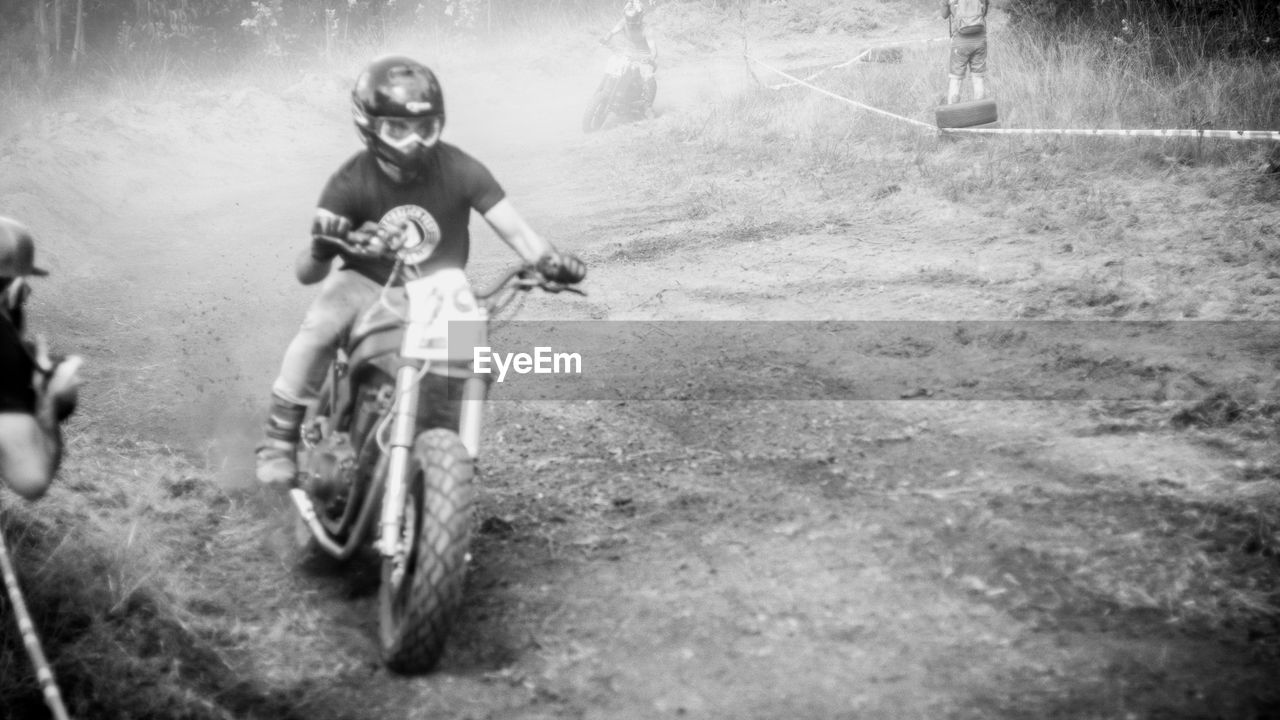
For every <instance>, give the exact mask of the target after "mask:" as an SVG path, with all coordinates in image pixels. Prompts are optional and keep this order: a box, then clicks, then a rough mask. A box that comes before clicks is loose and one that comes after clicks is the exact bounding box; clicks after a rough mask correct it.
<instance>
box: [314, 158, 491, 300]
mask: <svg viewBox="0 0 1280 720" xmlns="http://www.w3.org/2000/svg"><path fill="white" fill-rule="evenodd" d="M504 197H506V194H505V193H504V192H503V190H502V187H501V186H500V185H498V182H497V181H496V180H494V179H493V175H492V174H490V172H489V170H488V168H486V167H485V166H484V165H482V164H481V163H480V161H479V160H476V159H475V158H473V157H471V156H470V155H468V154H467V153H465V152H463V151H462V150H460V149H458V148H457V147H454V146H453V145H450V144H448V143H444V142H442V143H440V144H439V145H437V147H436V152H435V153H433V154H432V156H431V159H430V160H429V161H428V163H427V167H426V168H425V169H424V170H423V172H422V174H420V175H419V176H418V177H417V178H416V179H414V180H413V181H411V182H408V183H404V184H399V183H395V182H392V181H391V180H390V179H389V178H388V177H387V176H386V175H385V174H383V172H382V171H381V170H379V169H378V165H377V160H375V159H374V157H373V155H372V154H371V153H370V152H368V151H367V150H363V151H361V152H359V153H356V154H355V155H354V156H352V157H351V158H350V159H349V160H347V161H346V162H345V163H343V164H342V167H340V168H338V170H337V172H335V173H334V174H333V175H332V176H331V177H330V178H329V182H328V184H326V185H325V188H324V191H323V192H322V193H321V194H320V207H322V208H324V209H325V210H328V211H329V212H332V213H335V214H337V215H341V216H343V217H345V218H347V219H348V220H350V221H351V224H352V227H356V228H358V227H360V226H361V225H363V224H364V223H366V222H370V221H372V222H376V223H380V224H385V225H392V224H398V223H400V222H402V221H403V220H406V219H407V220H409V221H410V222H411V224H412V226H413V227H414V228H415V229H416V230H417V231H418V232H420V233H421V234H422V237H423V238H424V239H425V240H426V241H427V242H430V243H434V242H437V241H438V242H439V247H438V248H437V249H436V251H435V254H434V255H433V256H432V259H431V262H430V264H429V265H430V267H431V268H432V269H434V268H438V267H456V268H464V267H466V264H467V256H468V254H469V253H470V250H471V233H470V231H469V230H468V227H467V225H468V223H469V222H470V220H471V210H472V208H474V209H475V210H476V211H477V212H479V213H480V214H481V215H483V214H484V213H487V212H489V210H490V209H492V208H493V206H494V205H497V204H498V203H499V202H501V201H502V199H503V198H504ZM343 262H344V269H350V270H355V271H356V272H358V273H360V274H361V275H364V276H365V277H368V278H370V279H372V280H374V281H375V282H378V283H385V282H386V281H387V278H388V277H389V276H390V274H391V269H392V267H393V266H394V263H393V262H391V261H388V260H383V259H375V258H344V259H343Z"/></svg>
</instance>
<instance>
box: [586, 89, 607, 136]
mask: <svg viewBox="0 0 1280 720" xmlns="http://www.w3.org/2000/svg"><path fill="white" fill-rule="evenodd" d="M608 116H609V94H608V93H607V92H605V91H604V90H597V91H596V93H595V94H594V95H592V96H591V102H590V103H587V111H586V112H585V113H583V115H582V131H583V132H595V131H596V130H599V129H600V128H601V127H602V126H603V125H604V121H605V119H607V118H608Z"/></svg>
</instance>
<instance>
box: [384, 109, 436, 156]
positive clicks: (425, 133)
mask: <svg viewBox="0 0 1280 720" xmlns="http://www.w3.org/2000/svg"><path fill="white" fill-rule="evenodd" d="M371 125H372V128H373V132H374V134H375V135H377V136H378V138H379V139H381V140H382V142H384V143H386V144H387V145H389V146H391V147H393V148H395V149H396V150H399V151H401V152H409V151H411V150H413V149H414V148H415V147H416V146H418V145H422V146H424V147H431V146H432V145H435V144H436V141H438V140H439V139H440V128H441V126H442V125H443V123H442V121H441V118H440V117H439V116H436V115H432V116H428V117H375V118H371Z"/></svg>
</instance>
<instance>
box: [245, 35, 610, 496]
mask: <svg viewBox="0 0 1280 720" xmlns="http://www.w3.org/2000/svg"><path fill="white" fill-rule="evenodd" d="M352 102H353V108H352V109H353V113H354V116H355V125H356V130H357V131H358V132H359V134H360V137H361V139H362V140H363V141H364V146H365V149H364V150H362V151H360V152H358V153H356V154H355V155H354V156H352V157H351V158H350V159H349V160H347V161H346V162H345V163H343V164H342V166H341V167H339V168H338V170H337V171H336V172H335V173H334V174H333V175H332V176H331V177H330V178H329V181H328V183H327V184H326V185H325V188H324V190H323V191H322V192H321V194H320V202H319V207H318V208H317V209H316V216H315V219H314V221H313V223H312V228H311V232H312V235H313V238H314V236H331V237H338V238H343V239H347V238H351V239H353V240H357V241H358V243H357V244H359V243H363V242H365V241H375V242H376V241H377V240H378V239H379V238H381V239H385V238H386V237H387V235H388V234H389V233H391V232H394V231H395V230H396V229H397V228H398V227H400V226H401V225H403V224H404V223H414V224H415V225H417V227H418V229H419V230H420V231H421V232H422V233H423V235H424V237H426V238H428V239H429V241H431V242H436V241H438V243H439V246H438V248H437V250H436V252H435V254H434V255H433V256H432V261H433V262H438V263H439V265H438V267H442V268H444V267H451V268H459V269H463V268H465V267H466V263H467V258H468V255H469V252H470V243H471V241H470V233H469V230H468V221H469V220H470V216H471V210H472V209H475V211H476V212H478V213H480V215H481V216H482V217H484V219H485V221H486V222H488V223H489V226H490V227H492V228H493V230H494V232H496V233H497V235H498V237H500V238H502V240H503V241H504V242H506V243H507V244H508V245H510V246H511V248H512V249H513V250H515V252H516V254H518V255H519V256H520V258H521V259H522V260H524V262H526V263H528V264H529V265H535V266H537V268H538V269H539V270H540V271H541V272H542V273H543V274H544V275H545V276H546V277H547V278H548V279H550V280H554V281H557V282H564V283H576V282H579V281H581V280H582V278H583V277H584V276H585V275H586V267H585V266H584V265H583V264H582V262H581V261H580V260H578V259H577V258H575V257H573V256H571V255H563V254H561V253H559V252H558V251H556V249H555V248H554V247H552V245H551V244H550V243H549V242H547V241H546V240H544V239H543V238H541V237H540V236H538V235H537V234H536V233H535V232H534V231H533V230H532V229H531V228H530V227H529V225H528V223H526V222H525V220H524V218H523V217H521V216H520V214H519V213H517V212H516V209H515V207H514V206H513V205H512V204H511V202H510V201H509V200H508V199H507V198H506V194H505V193H504V192H503V190H502V187H501V186H500V185H499V184H498V183H497V181H496V180H494V178H493V176H492V175H491V174H490V173H489V170H488V169H487V168H486V167H485V166H484V165H482V164H481V163H480V162H479V161H477V160H476V159H475V158H473V157H471V156H470V155H468V154H467V153H465V152H463V151H462V150H460V149H458V148H457V147H455V146H453V145H450V144H449V143H446V142H442V141H441V140H440V133H441V130H442V129H443V127H444V120H445V112H444V95H443V92H442V91H441V88H440V83H439V81H438V80H437V79H436V76H435V74H434V73H433V72H432V71H431V70H430V69H429V68H427V67H426V66H425V65H423V64H421V63H419V62H416V61H414V60H411V59H409V58H407V57H400V56H391V57H384V58H380V59H378V60H375V61H374V62H372V63H371V64H370V65H369V66H368V67H367V68H365V70H364V72H362V73H361V74H360V77H359V78H357V80H356V84H355V89H354V90H353V91H352ZM339 255H341V257H342V266H341V268H340V269H339V271H338V272H334V273H331V272H330V269H331V265H332V263H333V260H334V259H335V258H336V257H338V256H339ZM393 267H394V261H393V260H390V259H388V258H387V257H386V256H385V255H382V254H381V253H369V254H356V253H348V252H343V251H339V250H338V249H336V248H335V246H334V245H333V244H331V243H329V242H326V241H324V240H320V239H313V240H312V243H311V245H310V247H308V248H307V249H306V250H304V251H303V252H302V254H301V255H300V256H299V257H298V260H297V264H296V267H295V272H296V274H297V277H298V280H299V282H301V283H302V284H304V285H311V284H314V283H318V282H322V281H323V285H321V287H320V295H319V296H317V297H316V299H315V300H314V301H313V302H312V303H311V307H310V308H309V309H308V310H307V314H306V317H305V318H304V319H303V321H302V327H301V328H300V329H299V331H298V334H297V335H296V336H295V337H294V338H293V341H292V342H290V343H289V347H288V348H287V349H286V350H285V355H284V360H283V362H282V363H281V367H280V375H279V377H277V378H276V380H275V382H274V383H273V385H272V388H271V409H270V412H269V415H268V417H267V423H266V429H265V437H264V439H263V442H262V444H261V445H260V446H259V447H258V450H257V453H256V454H257V477H258V480H259V482H261V483H263V484H266V485H269V486H277V487H286V486H290V485H292V484H293V482H294V479H295V476H296V475H297V472H298V467H297V447H298V442H299V440H300V431H301V424H302V420H303V416H304V415H305V413H306V409H307V406H308V405H310V404H312V403H313V402H315V400H316V399H317V397H318V396H319V392H320V387H321V385H322V384H323V382H324V377H325V372H326V370H327V362H328V358H329V357H330V355H331V353H332V352H333V349H334V348H335V346H336V345H337V343H338V342H339V340H340V338H341V337H342V336H343V335H344V334H345V333H346V332H347V330H348V329H349V328H350V327H351V326H352V324H353V323H354V322H355V320H356V318H357V317H358V316H359V314H360V313H361V312H362V311H363V310H364V309H365V308H367V307H368V306H369V305H371V304H373V303H374V302H376V301H377V299H378V294H379V292H380V291H381V289H382V286H383V285H384V284H386V282H387V280H388V278H389V277H390V276H391V271H392V269H393Z"/></svg>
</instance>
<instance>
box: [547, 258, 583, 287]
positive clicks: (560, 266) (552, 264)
mask: <svg viewBox="0 0 1280 720" xmlns="http://www.w3.org/2000/svg"><path fill="white" fill-rule="evenodd" d="M538 272H540V273H542V276H543V277H545V278H546V279H548V280H550V281H551V282H557V283H562V284H564V285H573V284H575V283H580V282H582V279H583V278H585V277H586V276H587V266H586V265H584V264H583V262H582V261H581V260H579V259H578V258H576V257H574V256H573V255H569V254H567V253H559V252H555V251H552V252H550V253H548V254H546V255H543V256H542V259H540V260H538Z"/></svg>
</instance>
